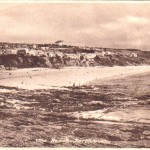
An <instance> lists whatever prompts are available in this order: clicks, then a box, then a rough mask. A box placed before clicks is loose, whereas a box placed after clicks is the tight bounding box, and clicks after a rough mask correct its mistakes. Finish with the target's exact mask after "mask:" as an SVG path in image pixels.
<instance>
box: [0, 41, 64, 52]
mask: <svg viewBox="0 0 150 150" xmlns="http://www.w3.org/2000/svg"><path fill="white" fill-rule="evenodd" d="M63 45H64V41H62V40H59V41H56V42H55V43H53V44H34V43H33V44H27V43H9V42H0V49H7V48H11V49H13V48H28V49H42V50H46V49H49V48H51V47H61V46H63Z"/></svg>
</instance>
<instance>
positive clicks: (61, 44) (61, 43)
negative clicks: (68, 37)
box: [55, 40, 64, 46]
mask: <svg viewBox="0 0 150 150" xmlns="http://www.w3.org/2000/svg"><path fill="white" fill-rule="evenodd" d="M55 45H58V46H63V45H64V41H62V40H59V41H56V42H55Z"/></svg>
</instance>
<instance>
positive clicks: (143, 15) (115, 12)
mask: <svg viewBox="0 0 150 150" xmlns="http://www.w3.org/2000/svg"><path fill="white" fill-rule="evenodd" d="M0 18H1V19H0V26H1V28H0V31H1V34H2V36H1V41H9V42H31V43H36V42H38V43H51V42H54V41H56V40H59V39H63V40H64V41H66V42H67V43H68V44H76V45H78V44H80V45H89V46H101V47H116V48H140V49H146V50H149V49H150V44H149V41H148V39H150V32H149V26H150V21H149V20H150V3H148V4H138V3H137V4H132V3H98V4H88V3H72V4H69V3H27V4H26V3H23V4H19V3H17V4H3V5H0Z"/></svg>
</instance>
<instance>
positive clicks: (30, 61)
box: [0, 50, 150, 69]
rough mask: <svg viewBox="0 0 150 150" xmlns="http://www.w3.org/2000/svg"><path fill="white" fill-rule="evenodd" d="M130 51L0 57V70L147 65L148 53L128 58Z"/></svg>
mask: <svg viewBox="0 0 150 150" xmlns="http://www.w3.org/2000/svg"><path fill="white" fill-rule="evenodd" d="M130 53H131V51H130V50H122V51H121V50H120V51H119V50H117V52H116V54H115V55H111V56H107V55H106V56H101V55H98V54H96V52H94V53H84V55H87V57H86V58H83V59H81V57H77V55H78V53H77V54H75V53H72V54H71V55H74V57H75V58H72V57H70V56H69V55H68V53H67V52H64V53H63V55H64V56H61V57H60V56H58V57H48V56H43V57H39V56H23V55H13V54H9V55H0V66H1V68H6V69H11V68H13V67H15V68H32V67H49V68H59V67H65V66H84V67H85V66H115V65H117V66H130V65H149V64H150V59H149V58H150V52H148V51H136V54H137V57H130V55H129V54H130ZM93 54H95V57H93V58H88V56H89V55H93Z"/></svg>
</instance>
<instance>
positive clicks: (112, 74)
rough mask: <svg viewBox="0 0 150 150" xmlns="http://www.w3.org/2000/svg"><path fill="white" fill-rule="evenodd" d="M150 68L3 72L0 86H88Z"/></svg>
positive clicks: (146, 70) (28, 87)
mask: <svg viewBox="0 0 150 150" xmlns="http://www.w3.org/2000/svg"><path fill="white" fill-rule="evenodd" d="M149 71H150V66H126V67H120V66H115V67H85V68H84V67H82V68H81V67H66V68H63V69H48V68H30V69H18V70H11V71H8V70H3V71H1V72H0V85H3V86H10V87H18V88H22V89H30V90H34V89H51V88H60V87H63V86H73V85H75V86H79V85H86V84H88V83H89V82H91V81H93V80H97V79H98V80H107V79H114V78H122V77H125V76H128V75H134V74H139V73H144V72H149Z"/></svg>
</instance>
